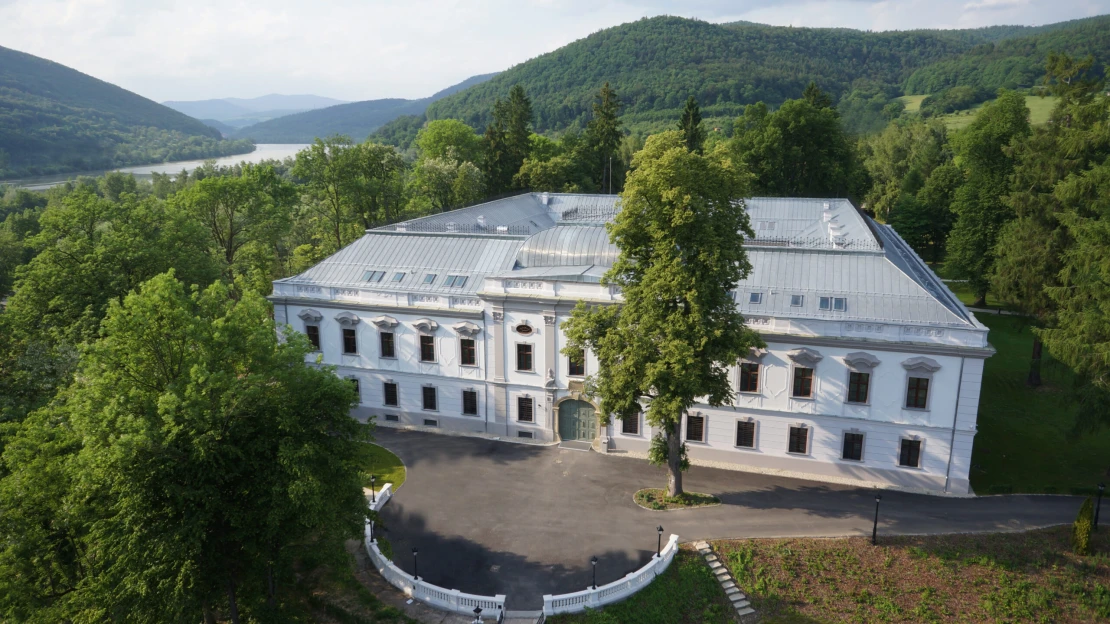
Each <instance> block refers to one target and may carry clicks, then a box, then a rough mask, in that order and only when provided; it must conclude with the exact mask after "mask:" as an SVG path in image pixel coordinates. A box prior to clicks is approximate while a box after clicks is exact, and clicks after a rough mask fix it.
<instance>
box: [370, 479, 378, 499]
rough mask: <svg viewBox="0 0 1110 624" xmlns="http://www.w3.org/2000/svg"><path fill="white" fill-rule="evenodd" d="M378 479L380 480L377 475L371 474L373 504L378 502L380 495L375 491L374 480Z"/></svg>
mask: <svg viewBox="0 0 1110 624" xmlns="http://www.w3.org/2000/svg"><path fill="white" fill-rule="evenodd" d="M377 480H378V478H377V477H375V476H374V475H370V504H371V505H373V504H374V503H376V502H378V495H377V494H375V493H374V482H375V481H377Z"/></svg>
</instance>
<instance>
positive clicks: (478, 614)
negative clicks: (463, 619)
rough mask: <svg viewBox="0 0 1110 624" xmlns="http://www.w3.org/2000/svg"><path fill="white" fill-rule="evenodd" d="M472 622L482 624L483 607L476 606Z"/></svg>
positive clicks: (472, 623)
mask: <svg viewBox="0 0 1110 624" xmlns="http://www.w3.org/2000/svg"><path fill="white" fill-rule="evenodd" d="M471 624H482V607H474V621H473V622H471Z"/></svg>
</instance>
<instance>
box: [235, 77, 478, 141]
mask: <svg viewBox="0 0 1110 624" xmlns="http://www.w3.org/2000/svg"><path fill="white" fill-rule="evenodd" d="M493 76H496V74H483V75H480V76H473V77H471V78H468V79H466V80H464V81H463V82H460V83H459V84H456V85H453V86H450V87H448V88H446V89H444V90H442V91H439V92H438V93H436V94H434V95H432V96H431V97H426V98H422V99H419V100H405V99H398V98H393V99H384V100H367V101H364V102H351V103H349V104H339V105H337V106H329V107H327V108H320V109H316V110H311V111H305V112H303V113H297V114H295V115H286V116H284V117H278V118H276V119H270V120H268V121H263V122H261V123H257V124H254V125H251V126H247V127H245V128H242V129H240V130H238V131H236V132H235V133H234V134H233V136H236V137H247V138H250V139H252V140H254V141H256V142H258V143H311V142H312V140H313V139H315V138H317V137H321V138H323V137H326V136H330V135H333V134H343V135H346V136H349V137H353V138H355V139H356V140H359V141H362V140H364V139H365V138H366V137H367V136H368V135H369V134H370V133H371V132H373V131H374V130H376V129H377V128H379V127H380V126H382V125H384V124H386V123H389V122H390V121H393V120H394V119H397V118H398V117H402V116H406V115H422V114H423V113H424V110H425V109H426V108H428V105H429V104H431V103H432V102H435V101H436V100H439V99H441V98H444V97H446V96H448V95H451V94H453V93H457V92H458V91H461V90H463V89H466V88H468V87H471V86H473V85H476V84H480V83H482V82H485V81H487V80H489V79H490V78H492V77H493Z"/></svg>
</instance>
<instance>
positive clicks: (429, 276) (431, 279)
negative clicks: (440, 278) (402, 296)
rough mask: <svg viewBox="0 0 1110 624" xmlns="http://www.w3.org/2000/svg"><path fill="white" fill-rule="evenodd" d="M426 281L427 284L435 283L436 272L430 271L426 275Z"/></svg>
mask: <svg viewBox="0 0 1110 624" xmlns="http://www.w3.org/2000/svg"><path fill="white" fill-rule="evenodd" d="M424 283H425V284H434V283H436V274H435V273H428V274H427V275H425V276H424Z"/></svg>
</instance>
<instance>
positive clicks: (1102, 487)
mask: <svg viewBox="0 0 1110 624" xmlns="http://www.w3.org/2000/svg"><path fill="white" fill-rule="evenodd" d="M1105 489H1106V484H1105V483H1099V484H1098V502H1097V503H1095V526H1094V530H1096V531H1097V530H1098V512H1099V510H1100V509H1102V491H1103V490H1105Z"/></svg>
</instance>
